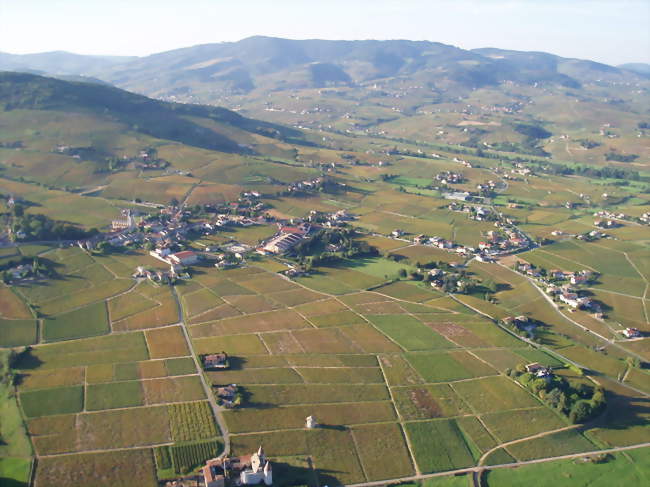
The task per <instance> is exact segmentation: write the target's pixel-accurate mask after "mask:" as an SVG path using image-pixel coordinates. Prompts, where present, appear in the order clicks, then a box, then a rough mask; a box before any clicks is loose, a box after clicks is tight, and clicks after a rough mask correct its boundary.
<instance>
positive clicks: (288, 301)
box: [266, 288, 324, 306]
mask: <svg viewBox="0 0 650 487" xmlns="http://www.w3.org/2000/svg"><path fill="white" fill-rule="evenodd" d="M266 296H268V297H269V298H270V299H272V300H273V301H277V302H278V303H280V304H282V305H284V306H298V305H300V304H305V303H310V302H312V301H318V300H319V299H323V298H324V296H323V295H322V294H319V293H315V292H313V291H309V290H308V289H303V288H299V289H292V290H289V291H282V292H277V293H270V294H267V295H266Z"/></svg>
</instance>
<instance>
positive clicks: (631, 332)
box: [623, 328, 641, 338]
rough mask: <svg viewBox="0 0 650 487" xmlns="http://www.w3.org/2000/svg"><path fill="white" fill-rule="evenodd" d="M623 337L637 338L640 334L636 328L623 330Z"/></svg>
mask: <svg viewBox="0 0 650 487" xmlns="http://www.w3.org/2000/svg"><path fill="white" fill-rule="evenodd" d="M623 335H625V337H626V338H639V337H640V336H641V332H640V331H639V329H638V328H626V329H625V330H623Z"/></svg>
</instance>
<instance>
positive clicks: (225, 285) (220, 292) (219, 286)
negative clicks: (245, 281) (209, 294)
mask: <svg viewBox="0 0 650 487" xmlns="http://www.w3.org/2000/svg"><path fill="white" fill-rule="evenodd" d="M208 287H209V288H210V289H211V290H212V291H214V292H215V293H216V294H217V296H235V295H241V294H256V293H255V291H251V290H250V289H247V288H245V287H243V286H240V285H239V284H236V283H234V282H233V281H231V280H229V279H223V280H220V281H218V282H217V283H216V284H213V285H211V286H208Z"/></svg>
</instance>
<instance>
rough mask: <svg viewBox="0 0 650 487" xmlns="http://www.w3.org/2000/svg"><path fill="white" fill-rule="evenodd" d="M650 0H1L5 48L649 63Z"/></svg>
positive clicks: (0, 43)
mask: <svg viewBox="0 0 650 487" xmlns="http://www.w3.org/2000/svg"><path fill="white" fill-rule="evenodd" d="M649 25H650V0H0V51H4V52H11V53H17V54H22V53H31V52H41V51H52V50H65V51H71V52H77V53H81V54H119V55H139V56H141V55H146V54H151V53H154V52H160V51H165V50H170V49H175V48H178V47H186V46H191V45H195V44H204V43H210V42H222V41H236V40H239V39H242V38H245V37H249V36H252V35H268V36H277V37H288V38H294V39H305V38H321V39H413V40H431V41H439V42H444V43H447V44H453V45H456V46H459V47H463V48H475V47H500V48H506V49H518V50H539V51H547V52H552V53H554V54H559V55H562V56H567V57H578V58H586V59H593V60H597V61H601V62H605V63H609V64H620V63H624V62H650V28H649V27H648V26H649Z"/></svg>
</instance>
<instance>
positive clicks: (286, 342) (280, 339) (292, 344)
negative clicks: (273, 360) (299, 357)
mask: <svg viewBox="0 0 650 487" xmlns="http://www.w3.org/2000/svg"><path fill="white" fill-rule="evenodd" d="M260 336H261V338H262V340H263V341H264V343H265V344H266V347H267V348H268V349H269V350H270V352H271V353H277V354H283V353H302V352H304V349H303V348H302V346H301V345H300V342H298V340H296V339H295V338H294V336H293V334H292V333H291V332H288V331H276V332H273V333H263V334H261V335H260Z"/></svg>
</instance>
